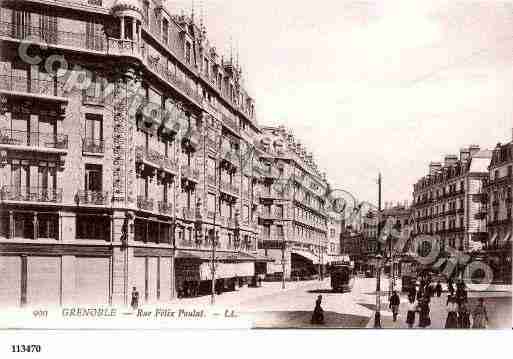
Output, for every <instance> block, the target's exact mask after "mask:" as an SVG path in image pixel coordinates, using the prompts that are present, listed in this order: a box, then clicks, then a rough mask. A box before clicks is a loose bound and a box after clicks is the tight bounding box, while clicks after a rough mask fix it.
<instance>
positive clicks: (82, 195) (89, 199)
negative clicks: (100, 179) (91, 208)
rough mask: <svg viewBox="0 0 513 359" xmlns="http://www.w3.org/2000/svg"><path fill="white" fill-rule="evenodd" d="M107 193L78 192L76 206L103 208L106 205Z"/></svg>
mask: <svg viewBox="0 0 513 359" xmlns="http://www.w3.org/2000/svg"><path fill="white" fill-rule="evenodd" d="M108 198H109V192H102V191H78V193H77V202H78V204H92V205H97V206H104V205H106V204H107V202H108Z"/></svg>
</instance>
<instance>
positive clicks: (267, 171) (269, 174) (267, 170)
mask: <svg viewBox="0 0 513 359" xmlns="http://www.w3.org/2000/svg"><path fill="white" fill-rule="evenodd" d="M260 174H261V175H262V177H264V178H269V179H279V178H280V177H281V173H280V172H279V171H278V170H277V169H276V168H275V167H274V166H262V169H261V172H260Z"/></svg>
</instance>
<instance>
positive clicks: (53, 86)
mask: <svg viewBox="0 0 513 359" xmlns="http://www.w3.org/2000/svg"><path fill="white" fill-rule="evenodd" d="M64 84H65V82H64V81H58V80H55V79H47V80H39V79H33V78H30V77H27V76H14V75H12V74H11V75H6V74H2V75H0V91H2V92H6V93H7V94H9V95H12V96H15V95H18V96H25V97H33V96H36V97H39V98H43V97H44V98H47V99H52V100H58V101H67V100H66V99H65V98H64ZM56 97H58V99H55V98H56Z"/></svg>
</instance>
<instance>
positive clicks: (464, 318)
mask: <svg viewBox="0 0 513 359" xmlns="http://www.w3.org/2000/svg"><path fill="white" fill-rule="evenodd" d="M458 328H461V329H468V328H470V313H469V311H468V308H467V304H466V303H464V302H462V303H461V304H459V305H458Z"/></svg>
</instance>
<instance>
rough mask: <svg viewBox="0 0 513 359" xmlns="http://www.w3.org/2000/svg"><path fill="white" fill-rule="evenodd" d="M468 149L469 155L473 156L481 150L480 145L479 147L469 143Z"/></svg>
mask: <svg viewBox="0 0 513 359" xmlns="http://www.w3.org/2000/svg"><path fill="white" fill-rule="evenodd" d="M469 151H470V157H472V156H474V155H475V154H476V153H478V152H479V151H481V147H479V146H478V145H470V146H469Z"/></svg>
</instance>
